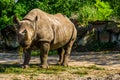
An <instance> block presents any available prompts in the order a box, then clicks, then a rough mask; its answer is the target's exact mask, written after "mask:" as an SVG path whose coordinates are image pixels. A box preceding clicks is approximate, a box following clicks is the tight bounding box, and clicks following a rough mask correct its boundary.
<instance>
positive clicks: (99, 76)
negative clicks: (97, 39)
mask: <svg viewBox="0 0 120 80" xmlns="http://www.w3.org/2000/svg"><path fill="white" fill-rule="evenodd" d="M57 60H58V56H57V55H54V56H53V55H50V56H49V58H48V62H49V64H50V65H52V64H56V63H57ZM8 63H9V64H13V63H20V64H21V63H22V60H21V59H20V58H19V56H18V54H14V53H9V54H3V53H0V64H8ZM36 63H40V60H39V57H32V58H31V61H30V64H36ZM91 65H96V66H98V67H101V68H105V70H100V71H91V72H89V74H87V75H85V76H78V75H75V74H74V75H71V74H69V73H67V75H66V73H62V74H60V75H53V74H40V75H39V78H37V77H35V78H34V79H30V78H27V77H25V76H24V75H22V74H21V75H14V74H11V75H10V74H0V80H10V77H9V78H8V76H11V78H12V77H15V76H17V77H18V78H17V79H15V80H29V79H30V80H120V51H115V52H108V51H106V52H72V53H71V57H70V61H69V66H73V67H74V66H77V67H81V66H84V67H88V66H91ZM28 77H29V76H28ZM11 80H12V79H11Z"/></svg>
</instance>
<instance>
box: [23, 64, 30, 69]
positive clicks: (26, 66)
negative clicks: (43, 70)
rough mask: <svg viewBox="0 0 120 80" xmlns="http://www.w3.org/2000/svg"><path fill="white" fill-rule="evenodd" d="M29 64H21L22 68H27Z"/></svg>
mask: <svg viewBox="0 0 120 80" xmlns="http://www.w3.org/2000/svg"><path fill="white" fill-rule="evenodd" d="M29 67H30V66H29V65H23V66H22V68H24V69H25V68H29Z"/></svg>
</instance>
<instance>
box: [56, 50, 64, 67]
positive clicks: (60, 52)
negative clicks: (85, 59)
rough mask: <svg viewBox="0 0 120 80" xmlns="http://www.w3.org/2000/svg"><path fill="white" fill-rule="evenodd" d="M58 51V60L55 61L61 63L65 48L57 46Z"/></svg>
mask: <svg viewBox="0 0 120 80" xmlns="http://www.w3.org/2000/svg"><path fill="white" fill-rule="evenodd" d="M57 51H58V55H59V61H58V62H57V64H58V65H61V64H62V62H63V57H64V53H65V49H64V48H59V49H57Z"/></svg>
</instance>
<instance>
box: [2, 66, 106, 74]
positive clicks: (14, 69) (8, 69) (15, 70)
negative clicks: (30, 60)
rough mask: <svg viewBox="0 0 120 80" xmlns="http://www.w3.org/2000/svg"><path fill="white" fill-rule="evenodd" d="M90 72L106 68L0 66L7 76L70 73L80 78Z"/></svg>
mask: <svg viewBox="0 0 120 80" xmlns="http://www.w3.org/2000/svg"><path fill="white" fill-rule="evenodd" d="M90 70H104V68H101V67H97V66H94V65H93V66H89V67H84V66H83V67H63V66H56V65H52V66H50V67H49V69H42V68H39V67H38V65H37V64H34V65H30V68H27V69H22V68H20V66H19V65H17V64H14V65H13V64H12V65H10V64H9V65H8V64H1V65H0V73H5V74H11V73H12V74H35V75H38V74H55V75H56V74H59V73H64V72H67V73H70V74H78V75H80V76H83V75H86V74H88V72H89V71H90Z"/></svg>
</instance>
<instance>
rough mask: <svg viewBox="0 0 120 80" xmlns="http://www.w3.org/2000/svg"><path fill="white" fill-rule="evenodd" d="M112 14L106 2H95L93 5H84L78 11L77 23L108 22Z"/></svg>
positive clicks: (99, 0)
mask: <svg viewBox="0 0 120 80" xmlns="http://www.w3.org/2000/svg"><path fill="white" fill-rule="evenodd" d="M112 14H113V9H111V7H110V5H109V3H108V2H103V1H101V0H96V2H95V3H86V5H84V6H83V7H81V8H80V10H79V21H80V22H81V23H82V24H87V23H88V22H89V21H96V20H109V19H110V18H111V15H112Z"/></svg>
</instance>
